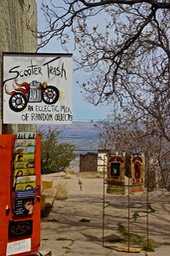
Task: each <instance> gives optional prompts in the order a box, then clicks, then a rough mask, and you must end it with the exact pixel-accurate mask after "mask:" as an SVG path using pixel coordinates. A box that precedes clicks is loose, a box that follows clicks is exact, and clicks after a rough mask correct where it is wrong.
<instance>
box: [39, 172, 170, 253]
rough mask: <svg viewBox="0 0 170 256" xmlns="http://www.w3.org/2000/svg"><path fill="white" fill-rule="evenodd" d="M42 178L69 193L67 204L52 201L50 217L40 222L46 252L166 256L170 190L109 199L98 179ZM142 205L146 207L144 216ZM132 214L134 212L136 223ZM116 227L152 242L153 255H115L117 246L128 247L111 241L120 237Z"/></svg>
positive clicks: (168, 235) (42, 243)
mask: <svg viewBox="0 0 170 256" xmlns="http://www.w3.org/2000/svg"><path fill="white" fill-rule="evenodd" d="M43 179H47V180H48V179H49V180H51V179H52V180H53V184H54V186H57V184H61V183H62V184H65V186H67V188H68V189H69V193H68V198H67V199H66V200H62V201H61V200H55V202H54V205H53V208H52V210H51V211H50V213H49V215H48V216H46V217H43V218H42V222H41V247H40V250H44V249H48V248H49V249H51V250H52V255H53V256H63V255H68V256H73V255H74V256H93V255H95V256H105V255H108V256H125V255H128V256H131V255H133V256H135V255H139V256H145V255H148V256H170V239H169V238H170V193H169V192H167V191H165V190H160V191H154V192H151V193H148V195H147V194H146V193H145V194H144V195H139V196H129V197H128V196H114V195H109V194H107V193H106V192H105V189H106V185H104V184H103V179H102V178H95V177H93V176H87V177H85V176H84V175H83V176H80V175H79V176H78V175H71V176H70V177H68V176H67V177H66V176H64V175H63V176H58V174H53V175H48V176H45V177H43ZM79 181H81V183H82V189H81V187H80V182H79ZM147 203H149V204H150V206H151V212H150V213H149V214H147V213H146V205H147ZM129 205H130V207H129ZM135 212H137V213H138V214H139V217H138V218H137V219H136V220H135V219H134V218H133V216H134V213H135ZM118 223H121V224H122V225H123V226H124V227H126V229H127V230H129V232H131V233H132V232H133V233H136V234H139V235H140V236H143V237H145V238H146V237H148V238H149V239H152V240H154V241H155V242H156V244H157V246H156V247H155V252H147V254H146V252H145V251H143V250H141V251H140V252H138V253H131V252H122V251H121V252H120V251H117V250H116V248H119V247H120V246H121V247H122V246H124V247H126V248H127V246H125V244H122V243H121V244H120V243H119V244H118V243H113V239H115V238H120V233H119V232H118ZM132 247H133V248H134V245H132V244H129V248H132Z"/></svg>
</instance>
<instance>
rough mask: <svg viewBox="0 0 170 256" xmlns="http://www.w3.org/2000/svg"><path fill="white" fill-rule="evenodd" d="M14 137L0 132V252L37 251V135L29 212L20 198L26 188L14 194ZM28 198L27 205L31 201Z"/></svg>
mask: <svg viewBox="0 0 170 256" xmlns="http://www.w3.org/2000/svg"><path fill="white" fill-rule="evenodd" d="M15 139H16V135H14V134H3V135H0V172H1V175H0V199H1V200H0V256H7V255H15V256H22V255H29V254H32V253H35V252H38V248H39V246H40V135H36V146H35V148H36V151H35V166H34V177H36V187H35V190H34V194H31V196H30V197H31V199H32V202H33V204H34V205H33V213H32V214H29V213H28V212H27V213H26V214H24V212H23V202H25V201H26V199H27V198H25V195H24V194H23V193H27V195H28V193H29V192H28V191H21V194H19V197H17V198H16V191H15V187H14V175H13V174H14V143H15ZM30 191H31V190H30ZM17 192H18V191H17ZM30 193H32V192H30ZM22 195H23V196H22ZM29 199H30V198H29ZM27 201H28V202H27V207H28V208H29V204H30V203H31V201H30V200H27ZM21 203H22V206H21V207H20V205H19V204H21ZM16 205H17V206H16ZM16 209H17V211H21V214H20V215H19V216H16Z"/></svg>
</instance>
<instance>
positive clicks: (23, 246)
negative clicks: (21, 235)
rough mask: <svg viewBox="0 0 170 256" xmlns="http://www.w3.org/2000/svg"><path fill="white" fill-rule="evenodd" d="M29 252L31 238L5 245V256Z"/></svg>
mask: <svg viewBox="0 0 170 256" xmlns="http://www.w3.org/2000/svg"><path fill="white" fill-rule="evenodd" d="M29 251H31V238H27V239H22V240H17V241H14V242H10V243H7V249H6V255H7V256H9V255H15V254H18V253H23V252H29Z"/></svg>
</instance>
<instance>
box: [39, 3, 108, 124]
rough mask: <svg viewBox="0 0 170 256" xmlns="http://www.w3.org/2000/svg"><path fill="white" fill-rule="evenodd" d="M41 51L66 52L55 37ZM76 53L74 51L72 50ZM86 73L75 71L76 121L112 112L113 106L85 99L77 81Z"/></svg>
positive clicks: (74, 98)
mask: <svg viewBox="0 0 170 256" xmlns="http://www.w3.org/2000/svg"><path fill="white" fill-rule="evenodd" d="M40 3H41V0H37V4H38V25H39V26H40V27H41V26H42V22H43V19H42V13H41V10H40V9H39V8H40ZM39 52H41V53H56V54H57V53H64V50H63V49H62V47H61V45H59V43H57V40H56V39H55V38H54V39H53V40H52V41H51V42H50V43H49V44H48V45H46V46H45V47H44V48H43V49H41V50H40V51H39ZM70 53H73V55H74V54H75V53H74V52H70ZM85 79H86V78H85V74H83V72H81V77H80V75H79V73H78V72H77V73H73V95H72V97H73V116H74V121H91V120H103V119H105V118H106V116H107V115H108V114H110V110H111V106H110V105H109V106H94V105H92V104H90V103H88V102H87V100H85V99H84V96H83V93H82V92H81V91H82V89H81V88H80V86H79V85H78V84H77V83H76V81H77V80H78V81H81V82H85Z"/></svg>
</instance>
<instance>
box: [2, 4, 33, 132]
mask: <svg viewBox="0 0 170 256" xmlns="http://www.w3.org/2000/svg"><path fill="white" fill-rule="evenodd" d="M0 13H1V19H0V30H1V36H0V65H1V67H2V61H3V59H2V53H3V52H36V49H37V38H36V36H35V35H34V33H33V31H36V29H37V6H36V1H35V0H0ZM0 77H1V86H2V68H1V69H0ZM0 99H2V90H0ZM35 130H36V126H35V125H8V126H7V132H8V133H16V132H17V131H35ZM0 133H2V100H1V102H0Z"/></svg>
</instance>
